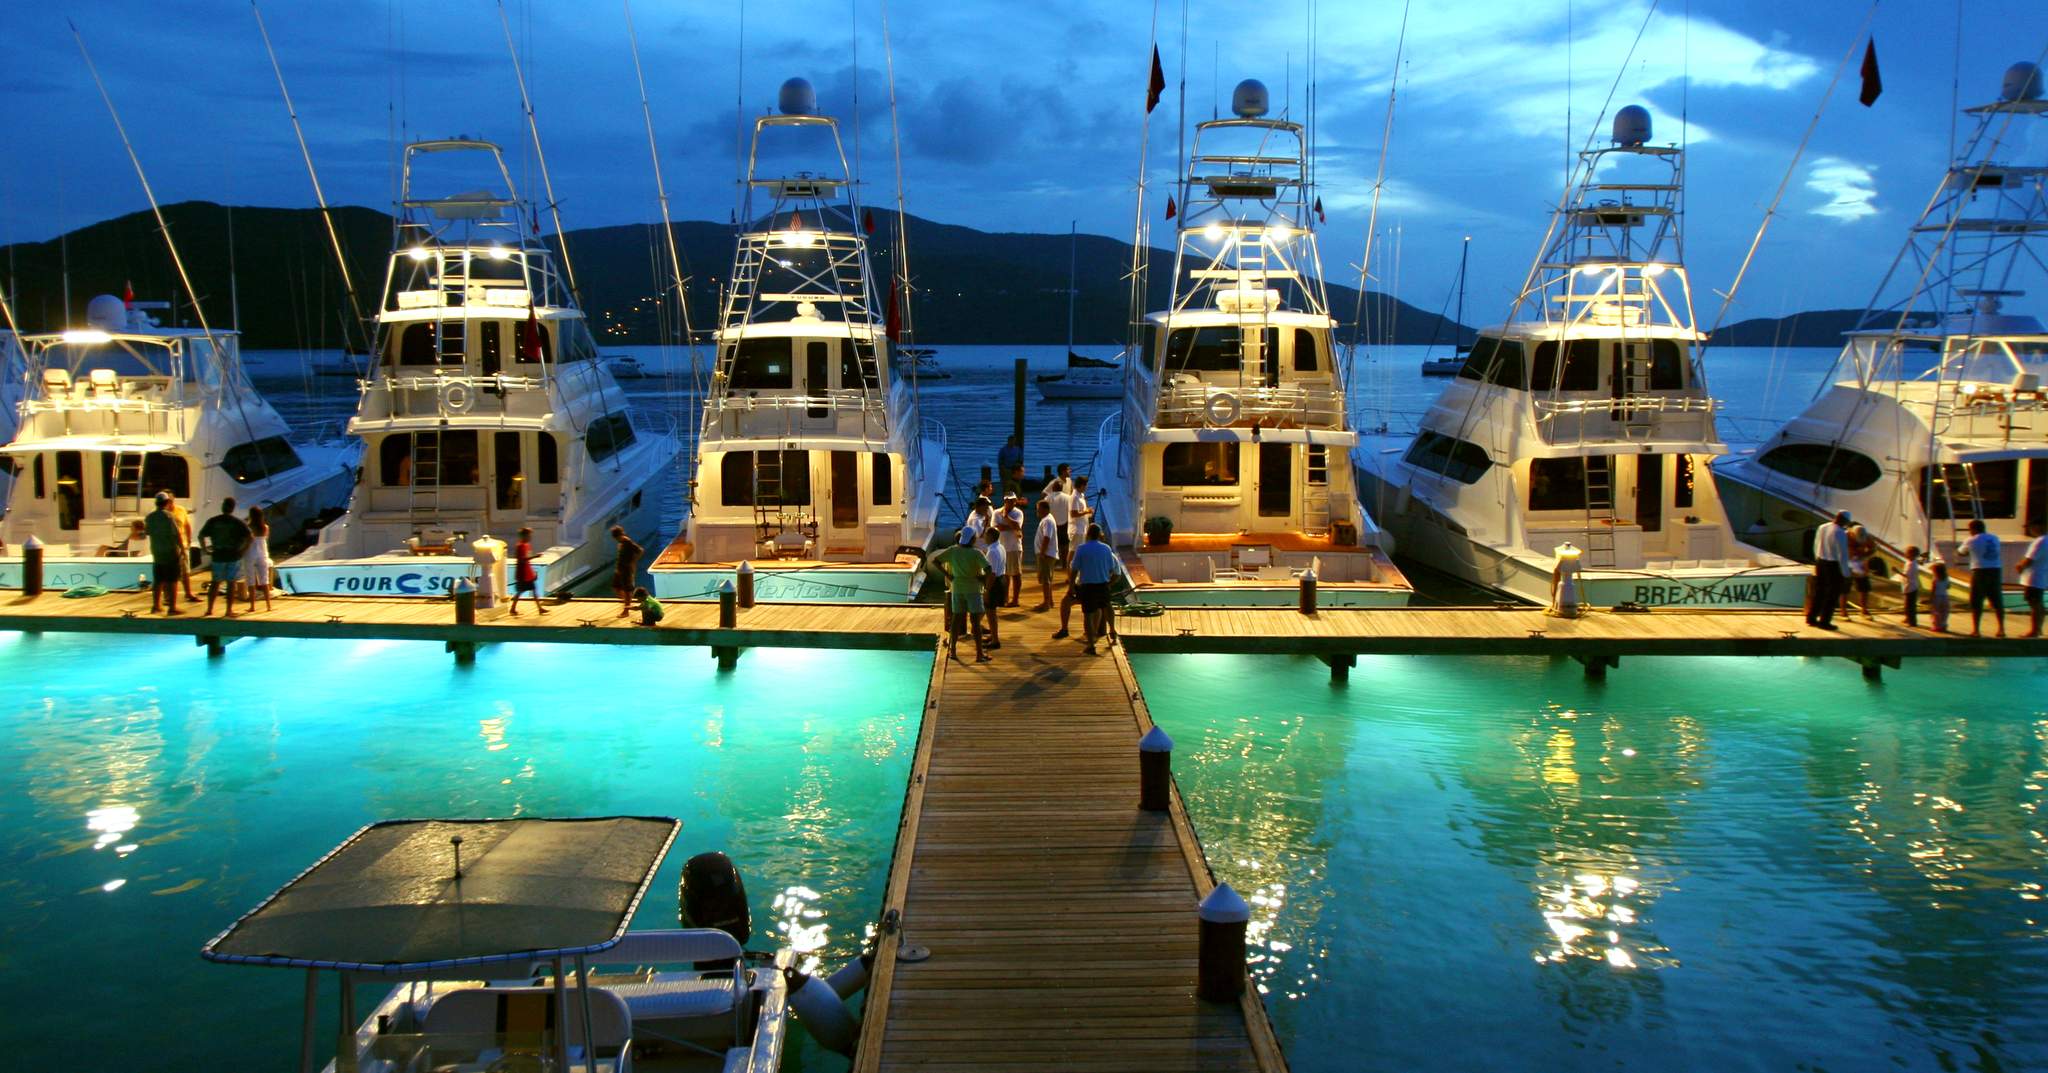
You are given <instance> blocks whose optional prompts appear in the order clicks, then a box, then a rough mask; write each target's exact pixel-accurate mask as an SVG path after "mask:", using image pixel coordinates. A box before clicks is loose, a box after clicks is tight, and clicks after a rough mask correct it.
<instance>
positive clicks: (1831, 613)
mask: <svg viewBox="0 0 2048 1073" xmlns="http://www.w3.org/2000/svg"><path fill="white" fill-rule="evenodd" d="M1848 579H1849V512H1848V511H1846V510H1845V511H1843V512H1841V513H1840V514H1837V515H1835V517H1834V520H1833V521H1828V522H1822V523H1821V526H1820V528H1818V529H1816V530H1814V531H1813V602H1812V603H1811V604H1809V605H1807V608H1806V624H1807V625H1809V626H1812V627H1815V628H1817V629H1823V630H1832V629H1834V628H1835V608H1836V606H1837V605H1839V604H1840V603H1841V602H1842V591H1843V588H1844V586H1845V585H1846V584H1847V582H1848Z"/></svg>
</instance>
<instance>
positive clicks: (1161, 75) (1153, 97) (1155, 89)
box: [1145, 45, 1166, 115]
mask: <svg viewBox="0 0 2048 1073" xmlns="http://www.w3.org/2000/svg"><path fill="white" fill-rule="evenodd" d="M1164 92H1166V68H1164V67H1161V66H1159V46H1158V45H1153V46H1152V80H1151V81H1150V82H1148V83H1146V85H1145V114H1147V115H1150V114H1152V109H1154V108H1157V107H1159V95H1160V94H1162V93H1164Z"/></svg>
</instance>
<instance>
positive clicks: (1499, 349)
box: [1458, 335, 1523, 391]
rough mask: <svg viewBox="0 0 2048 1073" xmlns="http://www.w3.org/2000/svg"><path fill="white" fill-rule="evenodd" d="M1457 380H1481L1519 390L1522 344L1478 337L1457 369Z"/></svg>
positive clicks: (1520, 384)
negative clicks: (1463, 363) (1461, 365)
mask: <svg viewBox="0 0 2048 1073" xmlns="http://www.w3.org/2000/svg"><path fill="white" fill-rule="evenodd" d="M1458 379H1460V380H1481V381H1484V382H1486V383H1489V384H1499V385H1501V386H1502V387H1511V388H1514V389H1516V390H1518V391H1519V390H1521V389H1522V387H1523V384H1522V344H1520V343H1514V342H1506V341H1503V340H1500V339H1496V338H1494V337H1493V336H1490V335H1482V336H1480V337H1479V339H1478V341H1477V342H1475V343H1474V344H1473V345H1472V352H1471V353H1470V354H1467V355H1466V356H1465V365H1464V367H1463V368H1461V369H1459V370H1458Z"/></svg>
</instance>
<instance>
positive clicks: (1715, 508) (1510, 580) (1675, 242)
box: [1353, 106, 1805, 607]
mask: <svg viewBox="0 0 2048 1073" xmlns="http://www.w3.org/2000/svg"><path fill="white" fill-rule="evenodd" d="M1613 135H1614V136H1613V144H1612V145H1611V146H1610V147H1608V148H1602V149H1589V150H1587V151H1586V152H1583V153H1581V154H1580V162H1579V170H1578V178H1577V180H1576V181H1575V182H1574V184H1573V186H1572V188H1571V191H1570V194H1569V195H1568V196H1567V198H1566V199H1565V201H1564V203H1563V204H1562V205H1561V207H1560V210H1559V212H1558V213H1557V214H1556V216H1555V217H1554V218H1553V219H1552V221H1551V225H1550V231H1549V234H1548V235H1546V236H1545V239H1544V244H1543V252H1542V254H1541V256H1540V257H1539V258H1538V259H1537V262H1536V264H1535V265H1534V267H1533V268H1532V269H1531V271H1530V275H1529V277H1528V279H1527V281H1526V282H1525V283H1524V285H1523V288H1522V291H1521V294H1520V297H1519V298H1518V299H1517V300H1516V305H1515V309H1516V311H1518V312H1520V313H1521V314H1522V317H1521V319H1516V318H1515V316H1514V315H1513V314H1512V313H1511V314H1510V320H1509V323H1507V324H1504V325H1501V326H1498V327H1493V328H1489V329H1486V330H1484V331H1482V332H1480V333H1479V336H1478V338H1477V340H1476V341H1475V342H1474V344H1473V347H1472V352H1471V354H1470V355H1469V356H1468V358H1467V359H1466V362H1465V365H1464V367H1463V368H1462V369H1461V370H1460V371H1459V373H1458V376H1457V379H1455V380H1453V381H1452V382H1451V383H1450V384H1449V385H1448V386H1446V387H1445V388H1444V391H1443V394H1442V395H1440V396H1438V398H1437V400H1436V402H1435V404H1434V405H1432V406H1431V407H1430V409H1429V412H1428V413H1427V414H1426V415H1425V416H1424V417H1423V419H1422V422H1421V427H1420V429H1419V430H1418V431H1416V432H1414V433H1413V434H1412V435H1407V436H1386V435H1381V436H1374V437H1369V438H1368V439H1367V440H1366V441H1365V442H1364V443H1361V444H1360V446H1359V449H1358V450H1357V451H1356V452H1355V453H1354V456H1353V457H1354V459H1355V461H1356V462H1357V465H1358V474H1359V485H1360V487H1361V489H1363V491H1364V494H1365V496H1366V501H1367V502H1368V503H1370V504H1372V507H1373V514H1374V516H1375V517H1377V518H1379V519H1380V520H1381V521H1382V522H1383V523H1384V524H1385V525H1386V526H1387V527H1388V529H1389V530H1390V531H1391V532H1392V533H1393V534H1394V538H1395V540H1396V548H1397V550H1399V551H1400V552H1401V553H1402V554H1403V555H1405V556H1408V557H1410V558H1413V559H1415V560H1416V561H1418V562H1422V563H1425V564H1427V565H1429V566H1432V567H1435V568H1436V569H1438V570H1442V571H1444V572H1446V573H1448V574H1451V575H1452V576H1454V577H1457V578H1459V579H1461V580H1464V581H1467V582H1470V583H1473V584H1476V585H1479V586H1481V587H1484V588H1488V589H1493V590H1496V591H1500V592H1504V593H1507V594H1509V595H1511V596H1515V597H1519V598H1521V599H1523V600H1527V601H1530V602H1534V603H1549V602H1550V600H1551V579H1552V576H1553V574H1554V573H1555V571H1556V570H1557V568H1558V565H1559V563H1560V560H1561V559H1571V558H1576V559H1577V560H1578V563H1579V566H1580V569H1581V586H1582V588H1581V602H1582V603H1584V604H1589V605H1593V606H1612V605H1617V604H1623V603H1633V604H1641V605H1646V606H1649V605H1658V606H1662V605H1710V606H1764V607H1799V606H1801V605H1802V603H1803V602H1804V597H1805V571H1804V570H1803V569H1801V568H1800V567H1799V566H1797V565H1796V564H1794V563H1793V562H1791V561H1790V560H1788V559H1785V558H1782V557H1780V556H1777V555H1773V554H1770V553H1768V552H1765V551H1762V550H1760V549H1758V548H1754V547H1751V546H1749V545H1747V544H1744V543H1742V542H1741V541H1739V540H1738V539H1736V535H1735V533H1734V531H1733V530H1732V529H1731V528H1730V527H1729V522H1728V517H1727V515H1726V514H1725V512H1724V511H1723V510H1722V508H1721V503H1720V501H1719V499H1718V498H1717V497H1716V495H1715V492H1714V483H1713V482H1712V481H1711V480H1708V479H1707V468H1706V467H1707V463H1708V462H1709V460H1711V459H1712V458H1713V457H1714V456H1716V455H1719V454H1722V453H1724V452H1725V451H1726V448H1725V447H1724V446H1723V445H1722V443H1721V441H1720V437H1719V435H1718V433H1717V432H1716V431H1715V428H1714V411H1715V402H1714V400H1713V399H1712V398H1710V397H1709V396H1708V394H1707V387H1706V381H1705V379H1704V377H1703V375H1702V372H1701V368H1700V363H1699V361H1698V357H1697V347H1698V345H1699V343H1700V342H1701V338H1702V337H1701V335H1700V333H1699V332H1698V331H1697V330H1696V328H1695V327H1694V321H1693V310H1692V288H1691V283H1690V280H1689V279H1688V277H1687V274H1686V268H1685V258H1684V243H1683V236H1682V231H1681V228H1680V224H1681V222H1682V215H1681V214H1682V209H1683V197H1684V189H1685V183H1684V176H1685V161H1684V153H1683V150H1681V149H1679V148H1676V147H1672V146H1653V145H1651V144H1649V142H1650V116H1649V113H1648V112H1647V111H1646V110H1644V109H1643V108H1641V107H1638V106H1630V107H1627V108H1623V109H1621V110H1620V111H1619V112H1617V113H1616V115H1615V119H1614V127H1613Z"/></svg>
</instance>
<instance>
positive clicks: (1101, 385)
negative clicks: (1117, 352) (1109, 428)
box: [1037, 224, 1124, 402]
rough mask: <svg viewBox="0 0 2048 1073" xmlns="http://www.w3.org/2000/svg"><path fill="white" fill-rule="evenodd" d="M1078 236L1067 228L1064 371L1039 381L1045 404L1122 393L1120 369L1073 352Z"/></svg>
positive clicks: (1119, 394)
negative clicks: (1075, 267) (1065, 357)
mask: <svg viewBox="0 0 2048 1073" xmlns="http://www.w3.org/2000/svg"><path fill="white" fill-rule="evenodd" d="M1076 241H1077V236H1076V233H1075V230H1074V225H1073V224H1068V225H1067V371H1066V372H1063V373H1044V374H1041V375H1040V376H1039V377H1038V379H1037V383H1038V395H1039V397H1040V398H1043V399H1044V400H1045V401H1047V402H1067V401H1069V400H1073V399H1116V398H1122V397H1123V393H1124V373H1123V365H1122V363H1121V362H1117V361H1104V360H1103V359H1101V358H1091V357H1088V356H1087V355H1085V354H1077V353H1075V352H1074V293H1075V292H1074V279H1075V272H1074V265H1075V256H1074V253H1075V248H1076V247H1075V243H1076Z"/></svg>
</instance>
